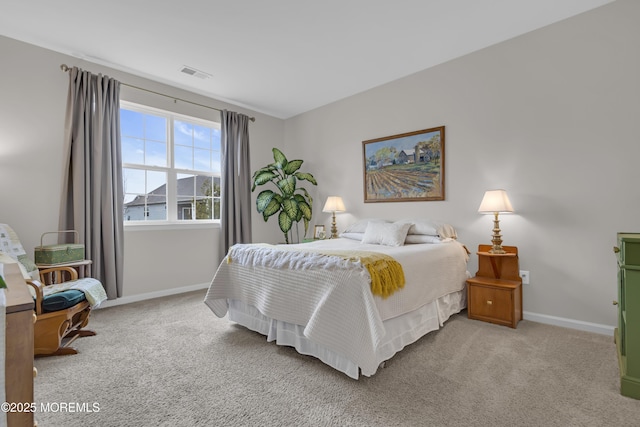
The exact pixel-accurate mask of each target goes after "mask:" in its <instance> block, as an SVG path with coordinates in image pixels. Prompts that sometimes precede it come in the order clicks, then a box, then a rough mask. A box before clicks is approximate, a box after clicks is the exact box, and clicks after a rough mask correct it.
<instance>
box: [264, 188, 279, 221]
mask: <svg viewBox="0 0 640 427" xmlns="http://www.w3.org/2000/svg"><path fill="white" fill-rule="evenodd" d="M276 196H277V194H276ZM279 210H280V202H278V201H277V200H276V198H275V197H274V198H273V199H271V201H270V202H269V204H268V205H267V207H266V208H265V209H264V211H263V212H262V215H263V216H264V220H265V221H266V220H267V218H269V217H270V216H271V215H273V214H275V213H277V212H278V211H279Z"/></svg>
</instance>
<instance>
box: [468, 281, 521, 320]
mask: <svg viewBox="0 0 640 427" xmlns="http://www.w3.org/2000/svg"><path fill="white" fill-rule="evenodd" d="M467 296H468V298H467V301H468V306H467V314H468V316H469V318H470V319H476V320H483V321H485V322H491V323H497V324H499V325H505V326H510V327H512V328H515V327H516V326H517V324H518V321H520V320H521V319H522V285H521V284H520V283H518V282H515V281H509V280H499V279H486V278H479V277H474V278H472V279H469V280H468V281H467Z"/></svg>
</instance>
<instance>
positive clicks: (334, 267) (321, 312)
mask: <svg viewBox="0 0 640 427" xmlns="http://www.w3.org/2000/svg"><path fill="white" fill-rule="evenodd" d="M338 240H345V239H338ZM335 243H337V242H335ZM335 243H334V242H331V243H329V242H327V243H324V244H326V245H328V244H335ZM318 244H319V245H321V244H323V243H320V242H319V243H318ZM308 245H313V244H308ZM308 245H303V246H304V247H301V249H304V248H307V247H308ZM358 245H359V246H354V249H357V250H376V249H381V250H382V249H384V250H388V248H382V247H380V246H375V247H374V248H371V247H365V246H367V245H360V244H359V243H358ZM456 245H459V244H457V243H455V245H454V244H451V245H450V244H443V245H412V246H413V248H410V247H404V249H400V250H399V251H398V252H399V254H400V256H399V257H396V252H395V251H394V252H393V253H391V254H390V255H392V256H393V257H394V258H396V259H398V261H399V262H401V263H402V264H403V268H405V272H406V271H407V267H406V263H405V262H404V261H407V260H411V261H412V262H411V263H410V267H411V268H412V269H414V270H415V267H416V266H417V265H420V266H426V268H427V269H428V270H429V271H430V274H431V276H434V277H436V279H437V280H436V281H437V282H438V283H441V284H439V285H437V286H429V285H430V283H427V284H426V285H424V286H423V285H422V283H424V282H425V277H426V276H428V275H429V274H425V273H424V271H416V272H413V271H410V272H409V274H408V280H407V285H405V288H404V289H402V290H400V291H398V292H396V293H395V294H394V295H392V296H391V297H389V298H388V299H386V300H383V299H382V298H380V297H374V296H373V295H372V293H371V289H370V276H369V273H368V271H367V269H366V268H365V267H364V266H362V265H361V264H358V263H354V262H350V261H346V260H344V259H342V258H340V257H331V256H326V255H320V254H309V253H304V254H303V253H297V252H292V251H291V250H290V249H291V248H290V247H289V248H287V250H278V247H277V246H271V245H236V246H234V247H233V248H232V249H231V250H230V252H229V255H230V256H231V259H232V262H231V263H228V262H226V260H225V261H223V262H222V263H221V264H220V266H219V268H218V271H217V272H216V275H215V277H214V279H213V281H212V283H211V286H210V287H209V290H208V292H207V295H206V297H205V303H206V304H207V306H208V307H209V308H210V309H211V310H212V311H213V312H214V313H215V314H216V315H217V316H218V317H224V316H225V315H226V313H227V310H228V302H227V301H228V300H229V299H236V300H240V301H243V302H245V303H246V304H249V305H252V306H254V307H255V308H257V309H258V310H259V311H260V312H261V313H262V314H264V315H265V316H267V317H270V318H273V319H278V320H281V321H284V322H288V323H293V324H296V325H301V326H304V335H305V336H306V337H307V338H308V339H310V340H312V341H314V342H316V343H318V344H321V345H323V346H325V347H327V348H329V349H331V350H333V351H334V352H336V353H338V354H340V355H343V356H345V357H347V358H348V359H350V360H352V361H354V362H355V363H357V365H358V366H360V368H361V371H362V373H363V374H365V375H372V374H373V373H375V372H376V370H377V368H378V362H377V361H376V357H375V354H376V348H377V346H378V344H379V343H380V340H381V339H382V337H384V335H385V328H384V326H383V323H382V322H383V320H384V319H385V318H389V317H393V316H395V315H398V314H402V313H403V312H406V311H409V310H413V309H415V308H416V307H415V305H417V306H418V307H419V306H421V305H423V304H425V303H427V302H430V301H432V300H433V299H435V298H437V297H439V296H442V295H444V294H446V293H449V292H453V291H459V290H460V289H463V288H464V279H465V278H466V276H465V272H466V270H465V267H466V258H465V257H466V253H464V250H463V249H462V248H461V247H458V246H456ZM419 246H420V247H422V248H418V247H419ZM436 246H438V247H440V248H436ZM427 247H430V248H427ZM340 248H341V249H349V248H348V247H346V248H345V247H343V246H341V247H340ZM425 250H432V251H434V252H436V253H438V254H440V253H447V254H448V255H447V257H451V254H454V253H458V254H459V256H457V257H456V256H454V257H453V258H454V259H457V261H456V263H457V264H459V268H457V269H456V270H455V272H454V273H453V274H452V268H451V266H450V265H449V264H447V263H443V262H442V261H441V259H440V258H439V257H438V256H436V257H435V259H436V260H437V262H438V263H437V265H443V267H441V269H442V271H446V272H447V273H446V275H447V277H448V279H447V280H445V281H444V282H443V281H442V280H440V279H441V278H442V277H443V275H444V273H440V271H439V269H440V268H439V267H437V265H436V266H434V265H432V264H431V263H429V262H426V257H425V256H424V254H425V252H424V251H425ZM418 251H420V252H419V253H418ZM403 259H404V261H403ZM449 276H450V278H449ZM411 277H413V278H414V279H415V278H416V277H421V278H422V282H421V283H420V286H418V285H419V284H418V283H415V280H414V283H413V286H411V285H412V284H411V283H410V281H409V278H411ZM407 288H410V289H407ZM411 288H413V289H411ZM423 298H427V299H426V300H423ZM381 313H383V314H382V315H381Z"/></svg>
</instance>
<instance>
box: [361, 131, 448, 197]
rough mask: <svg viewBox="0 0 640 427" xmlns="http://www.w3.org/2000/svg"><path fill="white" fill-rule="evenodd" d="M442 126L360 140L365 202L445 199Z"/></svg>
mask: <svg viewBox="0 0 640 427" xmlns="http://www.w3.org/2000/svg"><path fill="white" fill-rule="evenodd" d="M444 147H445V135H444V126H439V127H434V128H430V129H422V130H418V131H414V132H408V133H402V134H398V135H392V136H386V137H383V138H377V139H370V140H367V141H362V154H363V171H364V179H363V184H364V202H365V203H376V202H414V201H433V200H444V194H445V193H444V184H445V179H444V178H445V174H444V170H445V168H444V166H445V158H444Z"/></svg>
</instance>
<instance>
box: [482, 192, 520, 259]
mask: <svg viewBox="0 0 640 427" xmlns="http://www.w3.org/2000/svg"><path fill="white" fill-rule="evenodd" d="M478 212H479V213H482V214H491V213H492V214H493V215H494V217H493V239H492V240H491V243H493V247H492V248H491V249H490V250H489V253H492V254H504V253H506V252H505V250H504V249H502V236H501V235H500V221H499V220H498V214H499V213H508V212H513V206H511V202H510V201H509V197H508V196H507V192H506V191H505V190H489V191H486V192H485V193H484V197H483V198H482V202H481V203H480V207H479V208H478Z"/></svg>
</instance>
